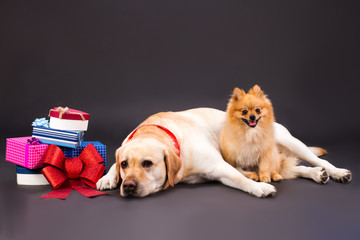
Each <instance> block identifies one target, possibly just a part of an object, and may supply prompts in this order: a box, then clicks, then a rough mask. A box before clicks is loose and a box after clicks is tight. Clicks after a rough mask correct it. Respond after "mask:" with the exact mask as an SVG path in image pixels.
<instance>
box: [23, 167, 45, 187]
mask: <svg viewBox="0 0 360 240" xmlns="http://www.w3.org/2000/svg"><path fill="white" fill-rule="evenodd" d="M41 169H42V168H36V169H28V168H25V167H22V166H19V165H16V180H17V184H18V185H49V182H48V181H47V180H46V178H45V177H44V175H43V174H42V173H41Z"/></svg>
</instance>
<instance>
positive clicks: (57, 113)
mask: <svg viewBox="0 0 360 240" xmlns="http://www.w3.org/2000/svg"><path fill="white" fill-rule="evenodd" d="M49 116H50V128H54V129H60V130H72V131H86V130H87V128H88V123H89V119H90V114H88V113H86V112H82V111H79V110H75V109H71V108H68V107H65V108H63V107H55V108H53V109H50V112H49Z"/></svg>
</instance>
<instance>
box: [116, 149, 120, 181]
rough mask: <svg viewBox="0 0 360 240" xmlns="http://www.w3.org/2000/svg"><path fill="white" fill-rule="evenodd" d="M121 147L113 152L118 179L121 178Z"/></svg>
mask: <svg viewBox="0 0 360 240" xmlns="http://www.w3.org/2000/svg"><path fill="white" fill-rule="evenodd" d="M120 149H121V147H119V148H118V149H117V150H116V152H115V158H116V172H117V175H118V177H119V179H120V178H121V175H120V160H121V159H120V153H121V150H120Z"/></svg>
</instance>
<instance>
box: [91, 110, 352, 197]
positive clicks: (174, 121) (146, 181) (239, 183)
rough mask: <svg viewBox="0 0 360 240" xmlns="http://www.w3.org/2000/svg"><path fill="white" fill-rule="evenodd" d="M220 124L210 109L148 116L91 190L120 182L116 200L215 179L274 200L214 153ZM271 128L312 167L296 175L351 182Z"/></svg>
mask: <svg viewBox="0 0 360 240" xmlns="http://www.w3.org/2000/svg"><path fill="white" fill-rule="evenodd" d="M224 120H225V112H223V111H220V110H216V109H211V108H197V109H191V110H187V111H182V112H164V113H158V114H155V115H152V116H150V117H149V118H148V119H146V120H145V121H144V122H143V123H141V124H140V125H139V127H138V128H137V129H136V130H134V131H133V132H132V133H131V134H130V135H129V136H128V137H127V138H126V139H125V140H124V142H123V144H122V146H121V147H120V148H119V149H117V151H116V163H115V164H114V165H113V166H112V167H111V168H110V169H109V172H108V173H107V174H106V175H105V176H103V177H102V178H101V179H100V180H99V181H98V182H97V189H98V190H105V189H114V188H116V187H117V186H118V184H119V181H120V179H122V183H121V186H120V195H121V196H123V197H129V196H132V197H144V196H147V195H149V194H152V193H155V192H158V191H160V190H162V189H166V188H168V187H169V186H174V185H175V184H177V183H179V182H184V183H199V182H204V181H209V180H210V181H213V180H215V181H219V182H221V183H223V184H225V185H227V186H230V187H233V188H237V189H240V190H242V191H244V192H248V193H250V194H252V195H254V196H257V197H266V196H269V195H274V194H275V193H276V189H275V187H274V186H272V185H270V184H267V183H263V182H255V181H253V180H250V179H248V178H246V177H245V176H244V175H242V174H241V173H240V172H239V171H238V170H236V169H235V168H233V167H232V166H231V165H229V164H228V163H226V162H225V161H224V159H223V158H222V156H221V153H220V149H219V139H220V130H221V128H222V126H223V124H224ZM274 127H275V136H276V141H277V143H278V144H280V145H281V146H282V147H284V148H286V149H287V150H288V151H289V152H291V153H293V154H294V155H296V156H297V157H299V158H301V159H303V160H305V161H307V162H309V163H311V164H312V165H315V166H317V167H305V166H296V169H294V172H296V175H297V176H300V177H307V178H312V179H314V180H315V181H316V182H319V183H325V182H327V180H328V177H327V174H326V172H327V173H328V174H329V175H330V176H331V177H332V178H333V179H334V180H336V181H340V182H349V181H350V180H351V172H350V171H348V170H346V169H339V168H336V167H335V166H333V165H332V164H330V163H329V162H328V161H326V160H323V159H320V158H318V157H317V156H316V155H315V154H314V152H313V151H311V149H310V148H308V147H307V146H305V144H303V143H302V142H301V141H299V140H298V139H296V138H294V137H293V136H292V135H291V134H290V133H289V132H288V131H287V129H286V128H285V127H283V126H282V125H280V124H278V123H275V125H274ZM324 169H325V170H326V172H325V171H324ZM324 173H325V174H324ZM324 177H325V179H324Z"/></svg>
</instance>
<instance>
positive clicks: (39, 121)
mask: <svg viewBox="0 0 360 240" xmlns="http://www.w3.org/2000/svg"><path fill="white" fill-rule="evenodd" d="M31 125H32V126H34V127H46V128H49V120H46V119H45V118H36V119H35V121H33V123H32V124H31Z"/></svg>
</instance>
